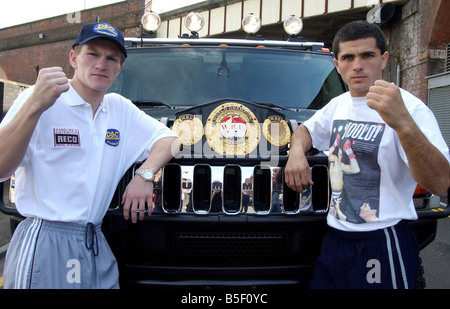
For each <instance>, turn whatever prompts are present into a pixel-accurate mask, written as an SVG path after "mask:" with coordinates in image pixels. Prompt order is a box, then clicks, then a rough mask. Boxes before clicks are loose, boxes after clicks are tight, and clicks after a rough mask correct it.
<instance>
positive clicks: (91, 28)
mask: <svg viewBox="0 0 450 309" xmlns="http://www.w3.org/2000/svg"><path fill="white" fill-rule="evenodd" d="M100 38H101V39H107V40H110V41H112V42H114V43H116V44H117V46H118V47H119V48H120V50H121V51H122V53H123V55H124V56H125V58H126V57H127V50H126V48H125V44H124V38H123V34H122V32H120V31H119V30H118V29H116V28H114V27H113V26H111V25H110V24H108V23H89V24H86V25H84V26H83V28H82V29H81V31H80V33H79V34H78V36H77V39H76V40H75V42H74V43H73V45H72V47H73V48H74V47H75V46H77V45H83V44H86V43H87V42H89V41H91V40H93V39H100Z"/></svg>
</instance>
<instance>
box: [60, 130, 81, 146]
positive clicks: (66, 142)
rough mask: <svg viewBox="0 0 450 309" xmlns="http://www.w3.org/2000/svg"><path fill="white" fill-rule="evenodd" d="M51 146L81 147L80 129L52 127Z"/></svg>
mask: <svg viewBox="0 0 450 309" xmlns="http://www.w3.org/2000/svg"><path fill="white" fill-rule="evenodd" d="M53 146H55V147H81V142H80V130H78V129H57V128H54V129H53Z"/></svg>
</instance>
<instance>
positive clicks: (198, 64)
mask: <svg viewBox="0 0 450 309" xmlns="http://www.w3.org/2000/svg"><path fill="white" fill-rule="evenodd" d="M344 90H345V89H344V84H343V83H342V82H341V79H340V78H339V75H338V74H337V72H336V69H335V67H334V64H333V61H332V57H329V56H324V55H320V54H315V53H311V52H304V51H294V50H280V49H270V48H242V47H195V46H183V47H158V48H155V47H153V48H137V49H132V50H130V52H129V53H128V58H127V59H126V61H125V65H124V68H123V70H122V72H121V73H120V75H119V76H118V78H117V80H116V81H115V83H114V84H113V86H112V87H111V88H110V89H109V90H108V92H116V93H120V94H121V95H123V96H125V97H127V98H128V99H130V100H132V101H144V102H148V101H159V102H164V103H166V104H169V105H170V106H195V105H198V104H203V103H207V102H211V101H214V100H217V99H223V98H234V99H242V100H247V101H251V102H257V103H270V104H273V105H277V106H280V107H283V108H296V109H305V108H310V109H319V108H321V107H323V106H324V105H325V104H327V103H328V102H329V101H330V100H331V99H332V98H333V97H335V96H337V95H339V94H341V93H342V92H343V91H344Z"/></svg>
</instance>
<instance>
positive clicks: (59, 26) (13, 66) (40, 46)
mask: <svg viewBox="0 0 450 309" xmlns="http://www.w3.org/2000/svg"><path fill="white" fill-rule="evenodd" d="M143 14H144V0H128V1H126V2H120V3H117V4H113V5H108V6H103V7H99V8H94V9H90V10H86V11H81V12H80V15H79V21H80V23H77V22H72V23H70V22H69V21H70V18H69V19H68V18H67V15H62V16H57V17H53V18H49V19H44V20H41V21H36V22H31V23H27V24H23V25H19V26H15V27H9V28H5V29H1V30H0V68H1V69H3V71H4V73H5V74H6V78H7V79H8V80H13V81H16V82H21V83H25V84H34V82H35V80H36V76H37V72H38V70H39V69H41V68H44V67H49V66H60V67H62V68H63V69H64V71H65V72H66V74H68V76H69V77H71V76H72V75H73V69H72V68H71V67H70V64H69V58H68V57H69V51H70V50H71V48H72V43H73V42H74V40H75V38H76V36H77V34H78V32H79V31H80V29H81V27H82V25H83V24H85V23H88V22H94V21H95V20H96V17H97V16H99V17H100V21H104V22H108V23H110V24H112V25H114V26H115V27H117V28H119V29H120V30H122V31H123V32H124V34H125V35H129V34H128V33H133V35H135V33H136V32H137V31H138V30H137V29H139V28H138V27H139V23H140V19H141V17H142V15H143ZM72 17H76V15H72ZM40 33H43V34H44V38H43V39H39V34H40ZM3 77H4V76H3Z"/></svg>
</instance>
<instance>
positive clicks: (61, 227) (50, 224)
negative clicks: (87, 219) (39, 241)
mask: <svg viewBox="0 0 450 309" xmlns="http://www.w3.org/2000/svg"><path fill="white" fill-rule="evenodd" d="M33 223H34V224H37V223H39V224H41V228H44V229H47V230H49V231H53V232H56V233H65V234H70V235H82V236H83V235H85V234H86V229H87V227H88V226H89V228H90V229H94V230H95V232H100V231H101V228H102V225H101V223H99V224H96V225H94V224H92V223H87V224H81V223H73V222H61V221H49V220H45V219H41V218H31V217H29V218H26V219H25V224H29V225H31V224H33Z"/></svg>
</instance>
